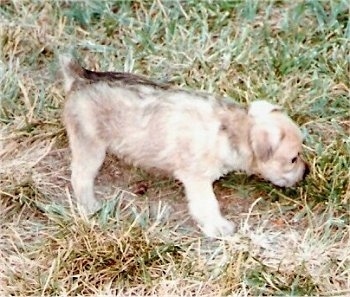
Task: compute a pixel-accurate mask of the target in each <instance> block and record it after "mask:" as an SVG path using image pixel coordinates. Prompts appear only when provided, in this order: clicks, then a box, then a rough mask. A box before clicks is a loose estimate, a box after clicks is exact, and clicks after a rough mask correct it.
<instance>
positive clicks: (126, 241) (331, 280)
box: [0, 0, 350, 296]
mask: <svg viewBox="0 0 350 297" xmlns="http://www.w3.org/2000/svg"><path fill="white" fill-rule="evenodd" d="M0 20H1V21H0V22H1V26H0V33H1V39H0V40H1V47H2V51H1V52H0V57H1V59H0V84H1V87H0V92H1V93H0V100H1V102H0V160H1V165H0V202H1V207H0V214H1V216H0V221H1V235H0V246H1V248H0V293H1V295H86V294H115V295H119V296H129V295H151V294H156V295H191V294H193V295H203V296H213V295H236V296H252V295H256V296H266V295H279V296H281V295H282V296H299V295H321V296H334V295H344V296H345V295H349V294H350V290H349V287H350V247H349V223H350V222H349V221H350V220H349V217H350V216H349V213H350V208H349V204H350V188H349V167H350V141H349V129H350V120H349V110H350V100H349V90H350V84H349V73H350V67H349V65H350V55H349V52H350V22H349V4H348V3H347V1H345V0H330V1H317V0H309V1H294V2H292V1H250V0H247V1H226V0H224V1H194V0H189V1H161V0H155V1H142V2H141V1H140V2H138V1H72V2H69V1H64V2H63V1H58V0H53V1H29V0H28V1H27V0H23V1H15V0H4V1H2V2H1V6H0ZM72 50H73V51H75V53H76V54H77V55H78V56H79V57H81V60H82V61H83V63H84V64H85V65H86V66H87V67H89V68H92V69H100V70H121V71H132V72H136V73H140V74H144V75H147V76H149V77H151V78H153V79H155V80H159V81H172V82H173V83H174V84H176V85H179V86H182V87H187V88H192V89H202V90H206V91H209V92H215V93H218V94H224V95H228V96H231V97H232V98H233V99H234V100H236V101H238V102H240V103H242V104H249V102H251V101H253V100H255V99H258V98H264V99H266V100H270V101H272V102H276V103H278V104H280V105H282V106H283V107H284V109H285V110H286V111H287V112H288V113H289V114H290V115H291V117H292V118H293V119H294V120H295V121H296V122H297V123H298V124H299V125H300V126H301V128H302V130H303V133H304V134H305V157H306V159H307V160H308V161H309V163H310V165H311V174H310V175H309V177H308V178H307V180H306V181H305V182H304V183H303V184H301V185H299V186H298V187H295V188H292V189H279V188H276V187H274V186H272V185H271V184H269V183H267V182H263V181H261V180H258V179H257V178H254V177H247V176H245V175H243V174H239V173H236V174H230V175H228V176H226V177H225V178H223V179H222V180H220V181H218V182H217V183H216V185H215V190H216V193H217V195H218V196H219V199H220V201H221V204H222V205H223V209H224V211H225V213H226V215H227V217H228V218H230V219H232V220H233V221H235V222H236V224H237V233H236V234H235V235H234V236H232V237H230V238H227V239H225V240H209V239H206V238H204V237H202V235H201V234H200V233H199V232H198V230H197V228H196V227H195V226H193V222H192V221H191V220H190V219H189V218H188V214H187V211H186V207H185V201H184V199H183V193H182V189H181V186H180V185H178V184H177V183H176V182H174V181H173V180H171V179H166V178H163V177H160V176H158V175H153V174H149V173H147V172H144V171H142V170H139V169H135V168H132V167H131V166H128V165H126V164H123V163H122V162H120V161H119V160H117V159H116V158H113V157H111V156H109V157H108V158H107V160H106V162H105V164H104V167H103V168H102V170H101V174H100V175H99V177H98V180H97V186H96V188H97V192H98V193H99V195H100V196H102V197H104V198H106V197H109V198H112V199H111V200H108V201H106V203H105V205H104V207H103V209H102V210H101V211H100V212H98V213H97V214H95V216H94V217H92V218H90V219H89V220H87V219H86V218H83V217H81V216H79V215H78V214H77V212H76V209H75V208H74V202H73V198H72V197H71V188H70V184H69V158H70V154H69V150H68V144H67V138H66V135H65V132H64V129H63V126H62V123H61V110H62V106H63V103H64V97H63V90H62V86H61V84H60V79H59V76H58V75H57V55H58V54H59V53H61V52H66V51H72ZM140 189H141V190H140ZM133 193H139V195H138V196H139V197H136V196H135V195H134V194H133ZM160 198H163V199H160Z"/></svg>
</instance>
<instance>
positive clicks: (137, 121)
mask: <svg viewBox="0 0 350 297" xmlns="http://www.w3.org/2000/svg"><path fill="white" fill-rule="evenodd" d="M60 63H61V66H62V72H63V76H64V88H65V91H66V92H67V102H66V104H65V108H64V123H65V126H66V129H67V133H68V137H69V142H70V148H71V152H72V164H71V169H72V176H71V180H72V185H73V189H74V192H75V195H76V197H77V201H78V204H79V205H81V206H83V207H84V208H85V209H86V210H87V211H88V212H93V211H95V210H97V209H98V208H99V202H98V200H97V199H96V198H95V196H94V189H93V185H94V179H95V177H96V175H97V173H98V170H99V168H100V166H101V164H102V163H103V160H104V158H105V153H106V151H110V152H112V153H114V154H116V155H117V156H119V157H121V158H125V159H127V160H129V161H130V162H132V163H133V164H135V165H136V166H141V167H144V168H158V169H161V170H163V171H166V172H168V173H169V174H170V175H172V176H174V177H175V178H177V179H179V180H180V181H181V182H182V183H183V185H184V188H185V192H186V197H187V200H188V205H189V209H190V212H191V214H192V216H193V218H194V219H195V220H196V221H197V222H198V224H199V226H200V227H201V228H202V230H203V232H204V233H205V234H206V235H207V236H223V235H227V234H230V233H232V232H233V229H234V228H233V225H232V223H231V222H229V221H228V220H226V219H225V218H224V217H223V216H222V215H221V212H220V207H219V204H218V202H217V200H216V197H215V194H214V192H213V188H212V183H213V181H214V180H216V179H218V178H219V177H220V176H222V175H224V174H226V173H228V172H229V171H232V170H242V171H245V172H247V173H248V174H258V175H260V176H262V177H263V178H265V179H267V180H270V181H271V182H272V183H274V184H276V185H278V186H293V185H294V184H295V183H296V182H298V181H299V180H301V179H302V178H303V176H304V175H305V173H306V170H307V169H306V168H307V166H306V164H305V162H304V161H303V160H302V159H301V157H300V152H301V146H302V136H301V133H300V131H299V129H298V127H297V126H296V125H295V124H294V123H293V122H292V120H291V119H290V118H288V117H287V116H286V115H285V114H284V113H282V111H281V109H280V107H278V106H275V105H272V104H270V103H268V102H266V101H255V102H253V103H252V104H251V106H250V107H249V109H248V110H246V109H244V108H242V107H240V106H238V105H237V104H235V103H233V102H232V100H230V99H227V98H217V97H216V96H214V95H211V94H206V93H199V92H193V91H187V90H182V89H178V88H175V87H171V86H169V85H165V84H158V83H155V82H153V81H150V80H148V79H147V78H144V77H141V76H137V75H134V74H130V73H122V72H94V71H90V70H87V69H84V68H82V67H81V66H80V65H79V64H78V63H77V62H76V61H75V60H73V59H72V58H70V57H66V56H63V57H61V59H60Z"/></svg>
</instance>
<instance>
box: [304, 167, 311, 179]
mask: <svg viewBox="0 0 350 297" xmlns="http://www.w3.org/2000/svg"><path fill="white" fill-rule="evenodd" d="M309 173H310V166H309V165H308V164H307V163H305V168H304V173H303V179H305V177H306V176H307V175H308V174H309Z"/></svg>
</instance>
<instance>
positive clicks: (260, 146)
mask: <svg viewBox="0 0 350 297" xmlns="http://www.w3.org/2000/svg"><path fill="white" fill-rule="evenodd" d="M249 115H250V116H251V117H252V120H253V125H252V127H251V131H250V142H251V146H252V150H253V153H254V156H255V161H256V163H255V166H256V168H255V173H257V174H258V175H261V176H262V177H263V178H264V179H267V180H269V181H271V182H272V183H273V184H275V185H278V186H280V187H291V186H293V185H294V184H296V183H297V182H298V181H300V180H301V179H303V178H304V177H305V176H306V174H307V173H308V170H309V169H308V165H307V164H306V163H305V161H303V159H302V158H301V151H302V142H303V137H302V134H301V131H300V130H299V128H298V126H297V125H296V124H295V123H294V122H293V121H292V120H291V119H290V118H289V117H288V116H287V115H285V114H284V113H283V112H282V111H281V108H280V107H278V106H275V105H272V104H270V103H268V102H266V101H255V102H253V103H252V104H251V106H250V108H249Z"/></svg>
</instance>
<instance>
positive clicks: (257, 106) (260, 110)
mask: <svg viewBox="0 0 350 297" xmlns="http://www.w3.org/2000/svg"><path fill="white" fill-rule="evenodd" d="M281 110H282V108H281V107H280V106H278V105H274V104H271V103H269V102H267V101H264V100H257V101H254V102H252V103H251V104H250V107H249V111H248V114H249V115H251V116H253V117H259V116H265V115H266V114H268V113H270V112H273V111H281Z"/></svg>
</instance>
